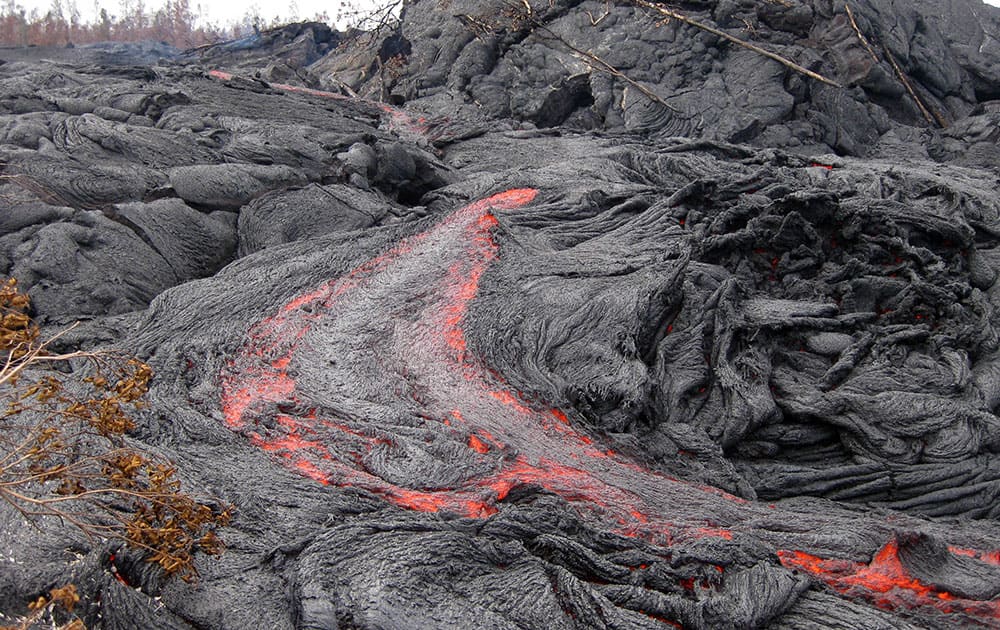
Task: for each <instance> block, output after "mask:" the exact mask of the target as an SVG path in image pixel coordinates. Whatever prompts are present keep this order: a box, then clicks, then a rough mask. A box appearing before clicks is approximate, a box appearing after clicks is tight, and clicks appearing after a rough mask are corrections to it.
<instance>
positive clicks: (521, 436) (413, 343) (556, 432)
mask: <svg viewBox="0 0 1000 630" xmlns="http://www.w3.org/2000/svg"><path fill="white" fill-rule="evenodd" d="M536 195H537V191H536V190H534V189H514V190H508V191H506V192H503V193H500V194H497V195H493V196H492V197H489V198H486V199H482V200H480V201H477V202H474V203H472V204H469V205H467V206H465V207H463V208H460V209H459V210H457V211H455V212H454V213H452V214H451V215H450V216H448V217H447V218H445V219H443V220H441V221H440V222H438V223H437V224H436V225H434V226H433V227H431V228H429V229H428V230H427V231H425V232H422V233H420V234H418V235H416V236H413V237H410V238H407V239H404V240H403V241H401V242H400V243H399V244H397V245H396V246H395V247H393V248H391V249H390V250H388V251H387V252H385V253H383V254H382V255H380V256H377V257H375V258H373V259H371V260H369V261H368V262H365V263H364V264H362V265H360V266H358V267H357V268H355V269H354V270H352V271H350V272H349V273H347V274H345V275H343V276H341V277H339V278H336V279H334V280H332V281H330V282H328V283H326V284H324V285H323V286H321V287H319V288H317V289H315V290H314V291H311V292H308V293H305V294H303V295H300V296H298V297H296V298H294V299H293V300H291V301H290V302H288V303H287V304H285V305H284V306H282V307H281V308H280V309H278V311H277V313H275V314H274V315H272V316H271V317H268V318H266V319H264V320H262V321H261V322H259V323H258V324H257V325H255V326H254V327H253V328H252V329H251V330H250V331H249V334H248V341H247V342H246V343H245V345H244V346H243V347H242V348H241V350H240V351H239V352H238V353H237V355H236V356H235V357H234V358H233V359H232V360H231V361H230V362H229V363H228V364H227V367H226V368H225V369H224V370H223V373H222V375H221V380H222V408H223V418H224V421H225V423H226V425H227V426H228V427H229V428H230V429H232V430H233V431H236V432H239V433H241V434H243V435H245V436H246V437H247V438H248V439H249V440H251V442H252V443H253V444H255V445H257V446H258V447H260V448H261V449H263V450H265V451H267V452H269V453H271V454H273V455H275V456H276V457H279V458H281V459H283V460H285V461H286V462H287V463H288V465H289V466H291V467H292V468H294V469H295V470H297V471H298V472H300V473H301V474H303V475H305V476H306V477H309V478H311V479H313V480H315V481H317V482H319V483H322V484H327V485H335V486H339V487H356V488H361V489H364V490H366V491H368V492H371V493H373V494H376V495H378V496H381V497H384V498H385V499H386V500H388V501H391V502H392V503H394V504H396V505H398V506H401V507H403V508H407V509H412V510H418V511H424V512H437V511H450V512H452V513H455V514H460V515H464V516H468V517H473V518H481V517H486V516H489V515H491V514H494V513H496V512H497V511H498V509H500V508H501V507H502V503H503V501H504V499H505V498H506V497H507V496H508V494H509V493H510V492H511V491H512V490H513V489H514V488H516V487H518V486H525V485H534V486H537V487H541V488H544V489H546V490H548V491H549V492H552V493H554V494H556V495H558V496H560V497H562V498H563V499H564V500H565V501H567V503H569V504H570V505H571V506H573V507H574V508H575V509H576V510H577V511H578V512H579V513H580V515H581V516H582V517H583V518H585V519H587V520H589V521H591V522H593V523H595V524H596V525H598V526H603V527H606V528H609V529H611V530H613V531H615V532H617V533H619V534H622V535H627V536H636V537H642V538H645V539H648V540H650V541H651V542H654V543H656V544H660V545H670V544H671V543H673V542H674V541H677V540H681V539H700V538H706V537H711V538H715V539H721V540H722V541H728V540H732V539H733V538H734V536H735V535H739V532H740V529H739V528H740V523H741V522H743V521H746V520H752V518H753V517H754V516H755V515H756V516H759V515H760V514H761V513H765V512H767V510H765V509H764V507H762V506H755V505H753V504H748V503H747V502H745V501H743V500H742V499H739V498H737V497H734V496H732V495H729V494H727V493H725V492H722V491H720V490H718V489H715V488H706V487H703V486H697V485H694V484H689V483H685V482H681V481H678V480H675V479H672V478H670V477H667V476H666V475H663V474H661V473H658V472H656V471H652V470H649V469H648V468H645V467H643V466H640V465H638V464H637V463H635V462H634V461H632V460H630V459H628V458H626V457H624V456H621V455H619V454H617V453H615V452H613V451H611V450H609V449H606V448H602V447H600V446H599V445H598V444H597V443H595V440H594V439H592V438H590V437H588V436H586V435H584V434H583V433H581V432H579V431H577V430H576V429H574V428H573V426H572V424H571V422H570V419H569V418H568V417H567V415H566V414H565V413H564V412H562V411H560V410H557V409H544V408H542V407H540V406H539V405H537V404H535V403H534V402H533V401H530V400H527V399H526V397H525V396H523V395H521V394H520V393H518V392H516V391H512V390H510V389H509V388H508V387H507V386H506V384H505V383H504V381H503V379H502V378H501V377H500V376H498V375H496V374H495V373H493V372H492V371H491V370H490V369H488V368H487V367H486V366H484V365H482V363H481V362H480V361H478V360H477V358H476V357H475V356H472V354H471V353H470V352H469V347H468V343H467V339H466V336H465V324H466V315H467V312H468V307H469V304H470V302H471V301H472V300H473V299H474V298H475V297H476V296H477V294H478V292H479V290H480V281H481V279H482V276H483V274H484V273H485V271H486V270H487V268H488V267H489V265H490V263H491V262H493V261H494V260H495V259H496V258H497V256H498V251H499V247H498V245H497V243H496V242H495V240H494V237H493V234H494V232H495V231H496V229H497V228H498V225H499V220H498V218H497V216H496V214H494V213H495V212H498V211H504V210H513V209H516V208H520V207H523V206H526V205H528V204H530V203H531V202H532V201H533V200H534V199H535V197H536ZM318 366H321V367H318ZM707 514H710V515H712V517H713V519H715V520H714V521H707V520H706V519H705V515H707ZM772 514H773V512H772ZM668 516H669V518H668ZM953 552H955V553H957V552H956V551H953ZM886 553H887V554H888V553H889V552H886ZM962 553H963V554H966V553H967V554H973V553H976V554H979V553H980V552H975V551H973V550H963V551H962ZM779 558H780V560H781V562H782V563H783V564H785V566H787V567H789V568H796V569H803V570H806V571H809V572H810V573H812V574H814V575H817V576H818V577H820V578H822V579H823V580H824V581H826V583H827V584H829V585H830V586H831V587H832V588H834V589H836V590H838V591H840V592H842V593H845V594H848V595H850V596H857V593H856V592H855V590H850V589H861V590H862V591H864V594H863V596H864V597H865V598H866V599H868V600H869V601H872V602H874V603H875V604H876V605H880V606H885V607H895V606H897V605H899V602H909V603H910V604H912V603H914V602H916V604H919V605H929V606H934V607H936V608H938V609H939V610H946V608H942V606H944V605H948V606H953V607H955V609H959V608H961V609H962V610H964V611H965V612H966V613H968V614H972V615H975V616H978V617H981V618H993V616H994V615H995V614H996V611H995V607H992V605H989V606H987V605H986V604H984V603H982V602H967V601H960V600H955V598H952V599H950V600H949V599H948V597H949V596H948V595H947V594H944V593H937V592H933V590H932V589H931V590H928V589H927V588H925V587H924V586H923V585H920V584H919V583H916V582H915V581H914V580H909V581H907V579H908V578H906V576H905V570H904V569H903V567H902V566H899V567H898V568H897V567H895V566H893V567H892V568H891V570H892V571H896V573H891V572H889V569H886V567H887V566H888V565H887V564H886V562H888V560H886V562H883V561H882V560H880V559H879V558H881V555H880V556H877V557H876V559H875V560H873V561H872V565H864V564H860V563H847V564H843V562H844V561H832V560H824V559H823V558H819V557H816V556H811V555H809V554H806V553H804V552H800V551H780V552H779ZM836 562H840V563H842V564H836V565H835V566H834V565H833V564H829V563H836ZM897 562H898V560H897ZM866 567H867V568H866ZM831 572H832V573H831ZM880 572H881V573H880ZM890 573H891V575H894V576H896V577H898V578H899V579H896V580H895V581H892V580H890V582H889V588H890V590H892V592H893V593H900V592H902V593H904V594H906V596H905V597H902V598H900V597H889V596H885V595H884V593H885V591H882V590H880V589H881V588H882V586H883V585H884V584H886V582H880V581H878V579H876V578H877V577H878V576H879V575H883V574H884V575H889V574H890ZM879 579H880V578H879ZM908 605H909V604H908Z"/></svg>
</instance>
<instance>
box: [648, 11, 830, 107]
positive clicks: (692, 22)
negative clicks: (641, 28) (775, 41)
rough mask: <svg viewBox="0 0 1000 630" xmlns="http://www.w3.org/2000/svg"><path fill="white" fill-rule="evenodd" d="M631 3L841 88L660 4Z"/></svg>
mask: <svg viewBox="0 0 1000 630" xmlns="http://www.w3.org/2000/svg"><path fill="white" fill-rule="evenodd" d="M632 2H634V3H635V4H636V5H638V6H640V7H644V8H647V9H650V10H652V11H656V12H658V13H660V14H662V15H664V16H666V17H668V18H672V19H675V20H677V21H679V22H683V23H684V24H687V25H689V26H693V27H695V28H699V29H701V30H703V31H705V32H707V33H711V34H712V35H715V36H716V37H721V38H722V39H725V40H726V41H729V42H732V43H734V44H736V45H737V46H741V47H743V48H746V49H747V50H752V51H753V52H755V53H757V54H759V55H763V56H765V57H767V58H768V59H772V60H774V61H777V62H778V63H780V64H781V65H783V66H785V67H787V68H790V69H792V70H794V71H795V72H798V73H800V74H804V75H805V76H807V77H809V78H811V79H815V80H816V81H819V82H821V83H825V84H827V85H831V86H833V87H838V88H839V87H843V86H842V85H840V84H839V83H837V82H836V81H833V80H831V79H828V78H826V77H824V76H823V75H821V74H819V73H816V72H813V71H812V70H810V69H808V68H805V67H803V66H800V65H799V64H797V63H795V62H794V61H792V60H791V59H787V58H785V57H782V56H781V55H779V54H777V53H773V52H771V51H769V50H766V49H764V48H761V47H760V46H757V45H756V44H751V43H750V42H747V41H744V40H742V39H740V38H739V37H734V36H733V35H730V34H729V33H727V32H725V31H721V30H719V29H717V28H715V27H712V26H709V25H707V24H703V23H701V22H699V21H697V20H693V19H691V18H689V17H687V16H686V15H683V14H681V13H678V12H677V11H674V10H673V9H670V8H668V7H665V6H663V5H660V4H656V3H654V2H650V1H649V0H632Z"/></svg>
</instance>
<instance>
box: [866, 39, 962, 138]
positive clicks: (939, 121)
mask: <svg viewBox="0 0 1000 630" xmlns="http://www.w3.org/2000/svg"><path fill="white" fill-rule="evenodd" d="M882 50H883V51H885V58H886V59H888V60H889V64H890V65H891V66H892V69H893V70H895V71H896V76H897V77H899V80H900V81H901V82H902V83H903V87H905V88H906V91H907V92H909V94H910V97H912V98H913V101H914V102H915V103H916V104H917V107H918V108H919V109H920V113H921V114H923V116H924V119H925V120H926V121H927V122H928V123H929V124H931V125H937V126H939V127H941V128H944V127H947V126H948V121H947V120H945V119H944V116H942V115H941V114H940V113H939V112H937V111H934V112H933V114H932V113H931V111H930V110H929V109H928V108H927V106H926V105H924V101H923V100H922V99H921V98H920V97H919V96H918V95H917V91H916V90H915V89H913V84H912V83H910V80H909V79H908V78H906V73H905V72H903V69H902V68H901V67H900V66H899V64H898V63H897V62H896V58H895V57H893V55H892V53H891V52H889V48H888V46H885V45H883V46H882Z"/></svg>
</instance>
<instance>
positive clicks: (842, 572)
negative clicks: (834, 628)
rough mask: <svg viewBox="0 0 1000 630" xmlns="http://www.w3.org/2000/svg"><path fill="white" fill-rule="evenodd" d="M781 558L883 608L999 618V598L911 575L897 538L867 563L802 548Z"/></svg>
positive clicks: (993, 621) (979, 619)
mask: <svg viewBox="0 0 1000 630" xmlns="http://www.w3.org/2000/svg"><path fill="white" fill-rule="evenodd" d="M962 551H965V550H959V551H958V554H959V555H971V554H965V553H962ZM952 552H953V553H956V551H954V550H953V551H952ZM778 558H779V559H780V560H781V564H783V565H784V566H786V567H788V568H789V569H798V570H802V571H805V572H807V573H809V574H811V575H813V576H815V577H817V578H818V579H820V580H822V581H823V582H825V583H826V584H827V585H829V586H830V587H831V588H833V589H834V590H836V591H838V592H840V593H843V594H844V595H847V596H849V597H858V598H861V599H865V600H867V601H869V602H871V603H873V604H875V605H876V606H878V607H880V608H886V609H889V610H893V609H898V608H904V609H912V608H917V607H920V606H929V607H933V608H936V609H938V610H940V611H941V612H943V613H949V614H950V613H956V612H962V613H965V614H967V615H971V616H973V617H976V618H977V619H976V621H977V622H978V623H981V624H984V625H989V626H994V627H995V626H996V625H997V623H996V622H997V621H1000V602H995V601H976V600H968V599H962V598H960V597H957V596H955V595H953V594H951V593H948V592H947V591H941V590H938V589H936V588H934V587H932V586H929V585H927V584H924V583H922V582H921V581H920V580H917V579H915V578H913V577H912V576H911V575H909V573H908V572H907V570H906V567H904V566H903V563H902V562H901V561H900V559H899V545H898V543H897V542H896V540H895V539H893V540H890V541H889V542H888V543H886V544H885V546H883V547H882V548H881V549H879V550H878V552H876V553H875V555H874V556H873V557H872V559H871V561H870V562H868V563H867V564H866V563H863V562H853V561H850V560H837V559H828V558H821V557H819V556H814V555H812V554H808V553H805V552H803V551H779V552H778Z"/></svg>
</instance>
